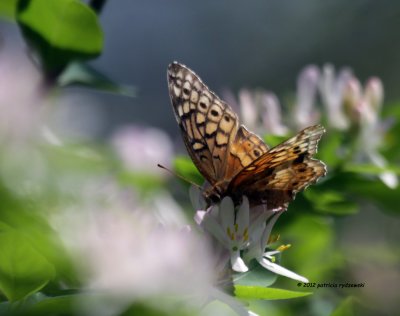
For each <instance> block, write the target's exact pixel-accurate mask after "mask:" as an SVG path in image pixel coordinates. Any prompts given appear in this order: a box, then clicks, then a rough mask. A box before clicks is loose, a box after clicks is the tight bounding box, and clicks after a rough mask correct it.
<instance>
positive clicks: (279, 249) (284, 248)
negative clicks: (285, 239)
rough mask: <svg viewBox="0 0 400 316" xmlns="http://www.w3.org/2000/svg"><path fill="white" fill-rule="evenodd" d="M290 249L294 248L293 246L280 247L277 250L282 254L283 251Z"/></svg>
mask: <svg viewBox="0 0 400 316" xmlns="http://www.w3.org/2000/svg"><path fill="white" fill-rule="evenodd" d="M290 247H292V245H291V244H287V245H280V246H279V247H278V248H276V250H278V251H280V252H282V251H285V250H287V249H289V248H290Z"/></svg>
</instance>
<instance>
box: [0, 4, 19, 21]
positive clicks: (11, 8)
mask: <svg viewBox="0 0 400 316" xmlns="http://www.w3.org/2000/svg"><path fill="white" fill-rule="evenodd" d="M17 1H18V0H1V1H0V17H6V18H8V19H14V17H15V8H16V6H17Z"/></svg>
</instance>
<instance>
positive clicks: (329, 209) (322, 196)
mask: <svg viewBox="0 0 400 316" xmlns="http://www.w3.org/2000/svg"><path fill="white" fill-rule="evenodd" d="M304 196H305V197H306V198H308V199H309V200H311V201H312V202H313V206H314V209H315V210H316V211H319V212H321V213H328V214H333V215H350V214H355V213H357V212H358V205H357V204H356V203H355V202H353V201H350V200H348V199H347V198H345V196H344V195H343V193H340V192H337V191H333V190H326V189H325V190H324V189H323V188H318V189H316V188H314V189H313V188H310V189H308V190H306V191H305V192H304Z"/></svg>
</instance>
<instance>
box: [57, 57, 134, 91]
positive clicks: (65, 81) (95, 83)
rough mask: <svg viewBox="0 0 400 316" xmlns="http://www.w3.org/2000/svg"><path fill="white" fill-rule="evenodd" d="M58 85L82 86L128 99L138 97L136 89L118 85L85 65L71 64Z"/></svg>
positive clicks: (59, 79)
mask: <svg viewBox="0 0 400 316" xmlns="http://www.w3.org/2000/svg"><path fill="white" fill-rule="evenodd" d="M58 83H59V85H60V86H71V85H81V86H85V87H89V88H93V89H97V90H101V91H105V92H110V93H116V94H119V95H123V96H127V97H134V96H135V95H136V90H135V88H134V87H132V86H124V85H120V84H117V83H115V82H113V81H112V80H111V79H110V78H108V77H107V76H105V75H104V74H102V73H100V72H98V71H97V70H95V69H94V68H92V67H90V66H89V65H87V64H84V63H71V64H70V65H69V66H68V67H67V68H66V69H65V70H64V72H63V73H62V74H61V75H60V77H59V78H58Z"/></svg>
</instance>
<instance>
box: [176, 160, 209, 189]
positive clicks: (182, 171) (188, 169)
mask: <svg viewBox="0 0 400 316" xmlns="http://www.w3.org/2000/svg"><path fill="white" fill-rule="evenodd" d="M174 170H175V171H176V173H177V174H179V175H181V176H183V177H184V178H187V179H188V180H191V181H193V182H195V183H198V184H201V183H203V182H204V178H203V176H202V175H201V174H200V172H199V170H197V168H196V166H195V165H194V163H193V162H192V161H191V160H190V158H188V157H185V156H178V157H176V158H175V160H174Z"/></svg>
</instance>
